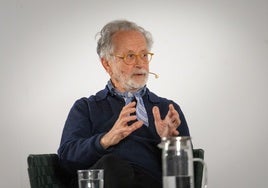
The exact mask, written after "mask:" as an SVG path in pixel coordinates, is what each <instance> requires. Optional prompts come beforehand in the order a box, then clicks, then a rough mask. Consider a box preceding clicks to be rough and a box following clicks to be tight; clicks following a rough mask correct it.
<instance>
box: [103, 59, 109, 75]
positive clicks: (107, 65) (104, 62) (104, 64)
mask: <svg viewBox="0 0 268 188" xmlns="http://www.w3.org/2000/svg"><path fill="white" fill-rule="evenodd" d="M101 64H102V66H103V67H104V69H105V70H106V72H107V73H108V74H110V73H111V66H110V64H109V61H107V60H106V59H105V58H101Z"/></svg>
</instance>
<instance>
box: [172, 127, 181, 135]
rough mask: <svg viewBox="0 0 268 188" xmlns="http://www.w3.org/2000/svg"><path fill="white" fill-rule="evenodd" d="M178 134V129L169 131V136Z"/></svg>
mask: <svg viewBox="0 0 268 188" xmlns="http://www.w3.org/2000/svg"><path fill="white" fill-rule="evenodd" d="M179 134H180V133H179V131H178V130H176V129H175V130H173V131H172V132H171V136H178V135H179Z"/></svg>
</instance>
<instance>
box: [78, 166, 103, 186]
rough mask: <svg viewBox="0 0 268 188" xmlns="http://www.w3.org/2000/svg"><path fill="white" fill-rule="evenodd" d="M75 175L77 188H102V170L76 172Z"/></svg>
mask: <svg viewBox="0 0 268 188" xmlns="http://www.w3.org/2000/svg"><path fill="white" fill-rule="evenodd" d="M77 174H78V185H79V188H103V185H104V180H103V175H104V170H103V169H88V170H78V171H77Z"/></svg>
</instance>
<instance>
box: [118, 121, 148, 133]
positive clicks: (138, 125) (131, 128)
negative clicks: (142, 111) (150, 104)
mask: <svg viewBox="0 0 268 188" xmlns="http://www.w3.org/2000/svg"><path fill="white" fill-rule="evenodd" d="M142 125H143V122H142V121H137V122H135V123H133V124H132V125H130V126H127V127H125V128H124V132H123V135H124V137H127V136H128V135H130V134H131V133H132V132H134V131H135V130H137V129H139V128H141V127H142Z"/></svg>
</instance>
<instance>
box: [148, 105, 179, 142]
mask: <svg viewBox="0 0 268 188" xmlns="http://www.w3.org/2000/svg"><path fill="white" fill-rule="evenodd" d="M168 107H169V110H168V113H167V115H166V117H165V118H164V119H163V120H162V119H161V116H160V112H159V108H158V107H157V106H154V107H153V115H154V123H155V127H156V131H157V133H158V135H159V136H160V137H167V136H178V135H179V131H178V130H177V128H178V127H179V125H180V124H181V120H180V117H179V113H178V112H177V111H176V110H175V108H174V106H173V105H172V104H170V105H169V106H168Z"/></svg>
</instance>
